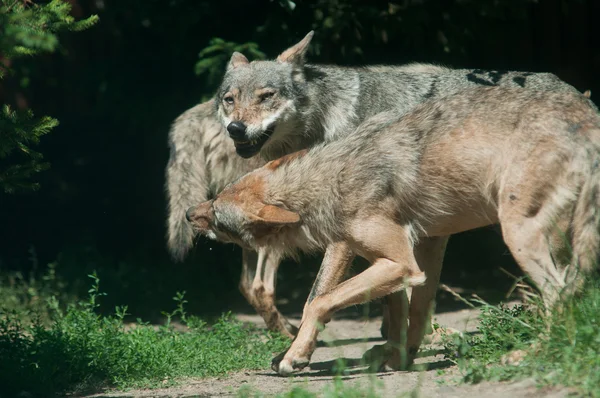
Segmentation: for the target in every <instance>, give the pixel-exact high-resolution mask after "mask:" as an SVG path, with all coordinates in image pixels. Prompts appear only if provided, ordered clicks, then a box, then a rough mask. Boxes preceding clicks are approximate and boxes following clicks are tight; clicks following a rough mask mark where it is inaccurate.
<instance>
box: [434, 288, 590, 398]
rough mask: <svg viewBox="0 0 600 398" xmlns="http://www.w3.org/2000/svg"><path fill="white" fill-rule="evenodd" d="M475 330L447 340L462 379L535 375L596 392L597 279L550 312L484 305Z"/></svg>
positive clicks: (545, 380) (542, 381)
mask: <svg viewBox="0 0 600 398" xmlns="http://www.w3.org/2000/svg"><path fill="white" fill-rule="evenodd" d="M483 304H484V307H483V310H482V314H481V316H480V326H479V330H478V331H479V333H477V334H475V335H472V336H465V337H458V336H454V337H451V338H448V339H446V341H445V346H446V350H447V355H448V356H449V357H450V358H453V359H454V360H455V361H456V363H457V364H458V366H459V369H460V370H461V373H462V380H463V381H465V382H471V383H477V382H479V381H481V380H514V379H522V378H525V377H534V378H535V379H536V380H537V381H538V382H539V383H540V384H541V385H563V386H568V387H573V388H575V389H577V390H579V391H580V392H581V393H583V394H586V395H589V396H593V397H600V279H598V278H595V279H592V280H589V281H588V282H587V284H586V286H585V288H584V290H583V293H582V294H581V295H580V296H577V297H571V298H569V299H567V300H566V302H564V303H563V305H562V306H561V307H559V308H557V309H556V310H555V311H553V313H552V314H551V315H550V316H545V315H542V314H540V312H538V311H536V310H534V309H530V308H535V307H529V308H528V307H526V306H522V305H517V306H514V307H513V308H507V307H502V306H501V307H493V306H488V305H485V303H483ZM514 350H524V351H525V352H526V353H527V355H526V356H525V357H524V359H523V360H522V361H521V362H520V363H518V364H516V365H508V364H505V365H503V364H501V363H500V362H501V358H502V356H503V355H505V354H506V353H508V352H510V351H514Z"/></svg>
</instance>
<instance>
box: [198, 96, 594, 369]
mask: <svg viewBox="0 0 600 398" xmlns="http://www.w3.org/2000/svg"><path fill="white" fill-rule="evenodd" d="M187 217H188V219H189V220H190V221H191V222H192V224H193V225H194V227H195V228H196V229H197V230H198V231H199V232H200V233H201V234H203V235H205V236H208V237H209V238H212V239H218V240H221V241H228V242H235V243H238V244H240V245H243V246H246V247H251V248H255V249H256V248H264V247H268V248H269V249H270V250H273V251H276V252H278V253H281V254H293V253H294V252H295V251H296V250H303V251H315V250H317V251H318V250H323V249H325V248H327V250H328V254H329V256H328V255H326V256H325V261H324V264H323V266H322V267H323V269H325V270H326V272H328V273H339V272H340V271H339V268H344V267H346V264H347V263H346V262H345V261H344V259H340V258H339V257H336V255H335V253H336V252H337V253H339V252H342V253H343V252H345V251H347V250H350V251H351V252H352V253H354V254H357V255H360V256H362V257H364V258H365V259H367V260H369V261H370V262H371V266H370V267H369V268H368V269H367V270H365V271H364V272H362V273H361V274H359V275H357V276H355V277H353V278H351V279H349V280H347V281H345V282H343V283H340V284H337V286H335V285H331V286H325V287H324V290H323V291H324V293H322V294H319V295H317V296H316V297H315V298H314V299H313V300H312V301H311V302H310V303H308V304H307V306H306V307H305V312H304V314H303V320H302V322H301V326H300V330H299V332H298V335H297V337H296V339H295V340H294V342H293V343H292V345H291V347H290V348H289V349H288V350H287V351H286V352H284V353H282V354H281V355H280V356H278V357H276V358H275V359H274V363H273V367H274V369H275V370H276V371H278V372H279V373H280V374H282V375H288V374H290V373H292V372H294V371H295V370H297V369H300V368H302V367H304V366H306V365H307V364H308V362H309V360H310V357H311V355H312V353H313V351H314V349H315V345H316V337H317V333H318V329H317V328H318V324H325V323H327V322H328V321H329V320H330V318H331V316H332V315H333V314H334V313H335V312H336V311H338V310H339V309H342V308H345V307H347V306H349V305H355V304H359V303H363V302H366V301H368V300H370V299H374V298H378V297H383V296H386V295H390V294H392V293H395V292H398V291H402V289H404V288H405V287H407V286H416V285H418V284H422V283H425V287H426V288H427V289H431V290H434V291H435V289H436V287H437V277H435V275H438V274H439V265H440V264H439V263H427V264H425V266H424V265H423V263H419V261H418V259H417V258H415V252H414V247H415V244H416V243H417V242H419V240H421V239H424V238H432V237H433V238H436V237H437V238H443V237H446V236H448V235H452V234H455V233H459V232H462V231H466V230H470V229H474V228H478V227H482V226H485V225H490V224H495V223H499V224H500V226H501V228H502V235H503V238H504V241H505V243H506V244H507V245H508V247H509V248H510V251H511V253H512V254H513V256H514V257H515V259H516V260H517V262H518V263H519V265H520V266H521V268H522V269H523V270H524V271H525V272H526V274H528V275H529V277H530V278H531V279H532V280H533V282H535V284H536V285H537V287H538V288H539V290H540V292H541V293H542V297H543V298H544V300H545V302H546V304H547V305H548V306H551V305H552V304H553V303H555V302H556V300H557V298H559V294H560V293H570V292H573V291H575V290H576V288H577V286H578V285H579V283H580V282H581V280H582V275H583V273H584V272H590V271H591V270H593V269H595V268H596V267H597V260H598V253H599V245H600V233H599V226H600V115H599V114H598V112H597V111H596V110H595V109H593V108H592V107H590V106H589V103H588V100H587V99H586V97H584V96H583V95H582V94H577V93H558V92H543V91H537V92H536V91H531V90H524V89H521V88H503V87H486V88H474V89H469V90H465V91H463V92H460V93H457V94H454V95H451V96H448V97H446V98H445V99H443V100H437V99H435V100H434V99H432V100H428V101H426V102H425V103H423V104H421V105H418V106H417V107H416V108H415V109H414V110H413V111H412V112H410V113H409V114H408V115H406V116H404V117H398V116H397V115H396V114H395V113H393V112H389V113H382V114H379V115H377V116H375V117H373V118H371V119H369V120H367V121H366V122H364V123H363V124H361V125H360V126H359V127H358V128H357V130H356V131H355V132H353V133H352V134H349V135H347V136H346V137H344V138H340V139H338V140H336V141H334V142H331V143H328V144H326V145H318V146H315V147H313V148H312V149H311V150H309V151H306V150H304V151H301V152H297V153H294V154H291V155H287V156H285V157H283V158H280V159H277V160H274V161H271V162H270V163H267V164H266V165H265V166H263V167H262V168H260V169H257V170H255V171H253V172H251V173H249V174H247V175H246V176H244V177H242V178H241V179H239V180H238V181H237V182H235V183H233V184H230V185H229V186H227V187H226V188H225V189H224V190H223V191H222V192H221V193H220V194H219V195H218V196H217V197H216V199H214V200H211V201H207V202H204V203H202V204H200V205H198V206H196V207H192V208H190V209H189V211H188V213H187ZM580 271H582V272H580ZM431 275H434V277H433V278H431V279H433V283H432V282H431V280H430V276H431ZM426 278H427V279H426ZM334 286H335V287H334ZM401 296H402V295H398V294H394V295H392V296H390V300H391V301H393V302H392V303H390V307H391V308H392V307H393V308H395V310H394V317H391V318H390V326H389V330H388V343H390V346H391V347H392V349H391V350H387V351H388V352H390V355H389V357H388V358H385V360H384V361H383V362H382V363H381V364H380V366H381V367H383V368H391V369H398V368H404V367H406V366H407V365H408V364H410V363H412V361H413V359H414V357H415V355H416V353H417V350H418V348H419V346H420V344H421V341H422V338H423V333H424V327H425V324H426V322H425V321H426V317H427V315H426V314H427V312H428V309H427V307H428V305H429V303H427V302H423V301H422V300H420V299H419V298H418V297H417V298H416V299H415V297H413V299H412V300H411V303H410V309H409V312H408V314H409V317H410V321H409V327H408V332H407V334H404V333H403V331H402V330H403V329H404V328H405V327H406V319H405V318H404V317H405V316H406V311H401V308H402V306H405V305H406V297H404V298H402V297H401ZM391 298H393V300H392V299H391ZM397 314H402V317H399V316H397ZM403 335H404V336H406V341H405V343H404V344H403V345H402V349H400V348H398V345H400V344H401V340H402V338H401V336H403Z"/></svg>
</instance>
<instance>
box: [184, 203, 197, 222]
mask: <svg viewBox="0 0 600 398" xmlns="http://www.w3.org/2000/svg"><path fill="white" fill-rule="evenodd" d="M194 209H195V207H194V206H192V207H190V208H189V209H187V211H186V212H185V219H186V220H188V221H189V222H191V221H192V217H193V216H194Z"/></svg>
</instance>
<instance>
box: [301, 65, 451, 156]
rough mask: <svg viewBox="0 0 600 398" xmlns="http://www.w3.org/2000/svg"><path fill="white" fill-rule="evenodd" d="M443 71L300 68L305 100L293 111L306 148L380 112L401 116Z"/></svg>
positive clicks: (427, 68) (410, 67)
mask: <svg viewBox="0 0 600 398" xmlns="http://www.w3.org/2000/svg"><path fill="white" fill-rule="evenodd" d="M447 71H449V70H448V69H446V68H443V67H438V66H435V65H427V64H409V65H404V66H396V67H389V66H371V67H365V68H341V67H338V66H317V65H306V66H305V76H306V97H305V101H303V103H302V105H301V106H299V110H300V112H299V114H300V116H301V119H300V123H301V124H303V130H304V135H305V136H309V137H311V142H310V143H308V145H311V146H312V145H314V144H315V143H317V142H322V141H325V142H328V141H333V140H337V139H338V138H340V137H343V136H346V135H349V134H352V133H353V131H354V130H355V129H356V127H357V126H358V125H359V124H360V123H362V122H363V121H365V120H366V119H368V118H369V117H371V116H374V115H376V114H378V113H380V112H384V111H389V110H392V109H394V110H397V111H398V113H399V114H404V113H406V112H407V111H409V110H410V109H412V108H413V107H414V106H416V105H417V104H418V103H420V102H422V101H423V100H424V99H425V98H426V97H427V95H428V91H430V90H431V85H432V82H434V81H435V80H436V79H437V77H438V76H439V75H440V74H443V73H446V72H447Z"/></svg>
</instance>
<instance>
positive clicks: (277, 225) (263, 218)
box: [249, 205, 300, 239]
mask: <svg viewBox="0 0 600 398" xmlns="http://www.w3.org/2000/svg"><path fill="white" fill-rule="evenodd" d="M299 222H300V216H299V215H298V214H297V213H294V212H293V211H289V210H285V209H282V208H281V207H277V206H273V205H264V206H263V207H262V208H261V209H260V210H259V211H258V214H252V215H251V216H250V225H249V226H250V230H251V231H252V235H253V236H254V238H255V239H261V238H264V237H266V236H269V235H274V234H276V233H278V232H279V230H280V229H281V228H282V227H285V226H286V225H295V224H298V223H299Z"/></svg>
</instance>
